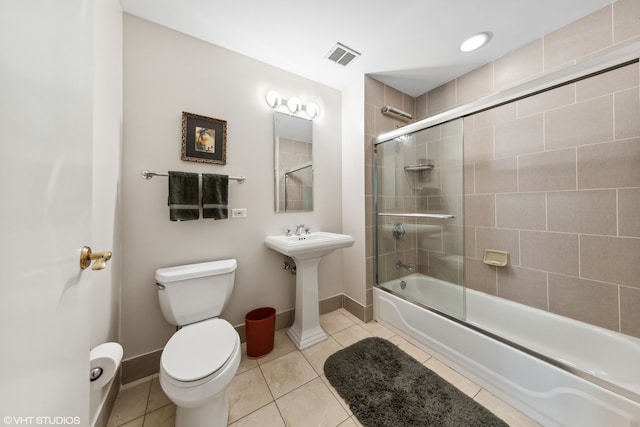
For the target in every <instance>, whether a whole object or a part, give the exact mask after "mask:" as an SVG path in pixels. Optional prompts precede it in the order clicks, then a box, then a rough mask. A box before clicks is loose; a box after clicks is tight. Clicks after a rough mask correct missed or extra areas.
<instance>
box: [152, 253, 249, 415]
mask: <svg viewBox="0 0 640 427" xmlns="http://www.w3.org/2000/svg"><path fill="white" fill-rule="evenodd" d="M236 267H237V262H236V260H235V259H228V260H221V261H211V262H203V263H199V264H189V265H180V266H176V267H169V268H161V269H158V270H156V283H157V288H158V299H159V301H160V309H161V310H162V315H163V316H164V318H165V319H166V320H167V322H169V323H171V324H172V325H176V326H180V327H181V328H180V329H179V330H178V331H177V332H176V333H175V334H173V336H172V337H171V338H170V339H169V342H167V345H166V346H165V347H164V350H163V351H162V356H161V358H160V386H161V387H162V390H163V391H164V392H165V394H166V395H167V397H168V398H169V399H171V401H172V402H173V403H175V405H176V406H177V410H176V427H204V426H207V427H211V426H216V427H217V426H220V427H223V426H226V425H227V420H228V417H229V401H228V398H227V388H228V387H229V384H230V383H231V380H232V379H233V377H234V376H235V374H236V371H237V370H238V366H239V365H240V357H241V350H240V348H241V347H240V336H239V335H238V333H237V332H236V330H235V329H234V328H233V326H231V324H230V323H229V322H227V321H226V320H223V319H219V318H217V316H219V315H220V313H221V312H222V310H223V309H224V307H225V306H226V304H227V302H228V301H229V298H230V297H231V292H232V291H233V285H234V279H235V271H236Z"/></svg>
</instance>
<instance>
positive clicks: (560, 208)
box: [547, 190, 617, 235]
mask: <svg viewBox="0 0 640 427" xmlns="http://www.w3.org/2000/svg"><path fill="white" fill-rule="evenodd" d="M547 229H548V230H549V231H561V232H566V233H587V234H603V235H616V234H617V218H616V191H615V190H582V191H558V192H549V193H547Z"/></svg>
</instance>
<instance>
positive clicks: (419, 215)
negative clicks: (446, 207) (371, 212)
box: [378, 212, 456, 219]
mask: <svg viewBox="0 0 640 427" xmlns="http://www.w3.org/2000/svg"><path fill="white" fill-rule="evenodd" d="M378 216H408V217H412V218H438V219H454V218H455V217H456V216H455V215H451V214H423V213H382V212H379V213H378Z"/></svg>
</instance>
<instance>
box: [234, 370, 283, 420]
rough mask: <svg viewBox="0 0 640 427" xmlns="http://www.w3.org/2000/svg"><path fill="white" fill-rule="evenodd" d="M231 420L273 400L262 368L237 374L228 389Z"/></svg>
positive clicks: (237, 418)
mask: <svg viewBox="0 0 640 427" xmlns="http://www.w3.org/2000/svg"><path fill="white" fill-rule="evenodd" d="M227 393H228V396H229V422H230V423H231V422H234V421H236V420H239V419H240V418H242V417H244V416H245V415H247V414H250V413H251V412H253V411H255V410H256V409H258V408H261V407H263V406H264V405H266V404H268V403H269V402H272V401H273V396H272V395H271V392H270V391H269V387H268V386H267V382H266V381H265V380H264V377H263V375H262V371H260V368H253V369H249V370H248V371H246V372H243V373H241V374H239V375H236V376H235V377H234V378H233V381H231V385H229V388H228V390H227Z"/></svg>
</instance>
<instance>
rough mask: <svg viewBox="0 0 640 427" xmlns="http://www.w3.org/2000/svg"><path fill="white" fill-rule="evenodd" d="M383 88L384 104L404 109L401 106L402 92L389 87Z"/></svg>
mask: <svg viewBox="0 0 640 427" xmlns="http://www.w3.org/2000/svg"><path fill="white" fill-rule="evenodd" d="M383 86H384V104H383V105H389V106H391V107H393V108H397V109H399V110H402V109H403V108H404V107H403V105H402V92H400V91H399V90H398V89H395V88H392V87H391V86H387V85H383Z"/></svg>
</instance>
